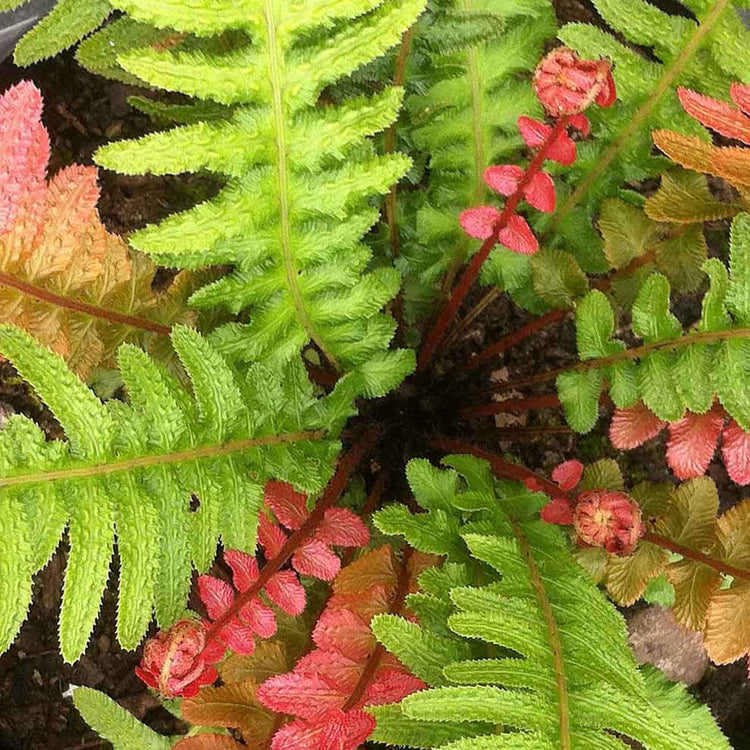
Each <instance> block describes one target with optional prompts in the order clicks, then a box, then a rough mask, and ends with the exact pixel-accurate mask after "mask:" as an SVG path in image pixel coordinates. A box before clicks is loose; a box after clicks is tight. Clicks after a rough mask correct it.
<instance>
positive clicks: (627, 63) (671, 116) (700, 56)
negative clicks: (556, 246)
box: [550, 0, 750, 272]
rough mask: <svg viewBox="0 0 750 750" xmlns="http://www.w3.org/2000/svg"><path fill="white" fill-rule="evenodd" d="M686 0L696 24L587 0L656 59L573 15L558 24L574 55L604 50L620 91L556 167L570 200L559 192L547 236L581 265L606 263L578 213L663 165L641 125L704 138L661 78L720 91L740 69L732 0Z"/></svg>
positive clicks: (742, 53) (594, 267)
mask: <svg viewBox="0 0 750 750" xmlns="http://www.w3.org/2000/svg"><path fill="white" fill-rule="evenodd" d="M687 4H688V5H689V6H691V7H692V9H693V10H694V12H695V13H696V15H697V17H698V19H700V20H701V21H703V22H704V25H703V26H701V27H699V26H698V22H696V21H695V20H691V19H688V18H685V17H684V16H670V15H668V14H666V13H664V12H663V11H661V10H659V9H658V8H656V7H655V6H654V5H652V4H650V3H648V2H646V0H594V5H595V7H596V9H597V11H599V13H600V15H601V16H602V17H603V19H604V20H605V21H606V22H607V23H608V24H609V25H610V26H611V27H612V29H613V30H615V31H617V32H618V33H619V34H621V35H622V37H624V40H626V41H628V42H632V43H635V44H640V45H644V46H646V47H649V48H652V49H653V51H654V54H655V56H656V59H648V58H647V57H646V56H645V55H643V54H641V53H639V52H638V51H636V50H634V49H633V48H632V47H630V46H626V44H625V43H623V42H620V41H618V40H617V39H615V37H614V36H612V35H611V34H609V33H607V32H606V31H604V30H602V29H600V28H596V27H594V26H589V25H585V24H578V23H574V24H568V25H567V26H565V27H563V28H562V29H561V30H560V33H559V37H560V39H562V41H563V42H565V44H567V45H568V46H570V47H572V48H573V49H575V50H576V51H577V52H578V53H579V54H580V55H582V56H583V57H596V56H598V55H606V56H607V57H608V58H610V59H611V60H612V61H613V63H614V76H615V81H616V83H617V92H618V97H619V100H620V101H619V104H618V106H617V107H616V108H614V109H612V110H607V111H606V112H605V111H597V112H594V113H592V116H591V120H592V131H593V133H594V135H595V136H596V137H595V138H594V139H593V140H592V141H590V142H586V143H585V144H581V148H580V149H579V154H580V158H579V160H578V162H577V164H576V165H575V167H574V168H573V169H571V170H569V171H567V170H566V173H565V174H566V178H568V180H569V182H570V184H571V185H573V186H577V188H576V191H575V194H574V195H573V201H570V202H566V201H565V200H561V207H560V210H559V211H558V214H557V215H556V216H555V217H554V218H553V225H550V228H551V227H552V226H553V227H554V229H555V242H556V243H560V245H561V247H562V248H563V249H565V250H567V251H569V252H572V253H573V255H574V256H575V257H576V259H577V260H578V261H579V263H580V264H581V266H582V267H583V268H584V269H585V270H586V271H587V272H603V271H605V270H606V264H605V261H604V257H603V255H602V245H601V241H600V239H599V238H598V237H597V236H596V233H595V232H594V230H593V228H592V226H591V223H590V222H589V221H588V219H587V217H588V216H591V215H595V214H596V213H598V208H599V204H600V202H601V200H602V199H603V198H605V197H613V196H615V195H617V192H618V191H619V190H620V188H621V185H622V184H623V183H624V182H633V181H637V180H642V179H644V178H646V177H650V176H654V175H657V174H659V173H660V172H661V171H662V169H663V167H664V161H663V160H662V159H660V158H659V157H658V156H654V155H653V154H652V152H651V145H652V144H651V138H650V130H652V129H654V128H662V127H668V128H671V129H675V128H676V129H678V130H679V132H681V133H685V134H687V135H692V136H697V137H700V138H702V139H703V140H704V141H705V140H706V135H705V132H701V129H700V128H699V127H697V126H696V123H695V122H693V121H692V120H691V119H690V118H689V117H687V116H686V115H685V113H684V112H683V111H682V109H681V107H680V105H679V101H678V100H677V96H676V95H675V94H674V93H673V92H672V91H670V90H669V87H670V86H671V85H672V84H673V83H677V84H681V85H684V86H689V87H700V86H703V87H704V88H705V87H706V86H707V85H708V86H709V87H710V90H709V93H711V94H713V95H719V96H722V97H724V96H726V94H727V92H728V90H729V86H730V84H731V82H732V81H733V80H738V79H739V80H743V81H744V80H745V79H746V78H747V76H748V72H747V67H746V66H744V64H743V63H741V61H742V60H743V59H744V58H745V57H746V56H747V54H748V52H750V50H748V47H747V45H748V39H747V33H746V29H745V27H744V24H743V22H742V20H741V19H740V17H739V15H738V14H737V12H736V10H735V9H734V7H732V4H731V3H730V2H727V1H726V0H719V1H718V2H706V1H705V0H697V2H694V3H687ZM689 43H692V44H693V45H697V47H696V46H692V47H690V46H688V45H689ZM740 68H741V69H742V70H739V69H740ZM579 201H580V202H579Z"/></svg>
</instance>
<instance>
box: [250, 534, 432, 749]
mask: <svg viewBox="0 0 750 750" xmlns="http://www.w3.org/2000/svg"><path fill="white" fill-rule="evenodd" d="M433 563H434V559H432V558H430V556H427V555H420V554H418V553H413V554H412V555H411V556H410V559H409V561H408V568H407V570H406V571H405V572H406V575H408V577H409V580H408V582H407V584H408V589H407V590H413V589H414V579H415V578H416V576H417V575H418V573H419V572H421V570H423V569H424V568H425V567H427V566H428V565H430V564H433ZM399 583H400V582H399V575H398V574H397V573H396V571H395V569H394V565H393V553H392V551H391V549H390V548H389V547H388V546H387V545H386V546H383V547H380V548H378V549H375V550H373V551H371V552H369V553H367V554H366V555H364V556H363V557H361V558H360V559H359V560H356V561H355V562H353V563H352V564H350V565H348V566H347V567H346V568H344V570H343V571H342V572H341V574H340V575H339V576H338V577H337V578H336V580H335V581H334V583H333V594H332V596H331V598H330V599H329V600H328V602H327V604H326V607H325V609H324V611H323V613H322V615H321V616H320V618H319V619H318V622H317V623H316V625H315V628H314V630H313V634H312V637H313V642H314V643H315V646H316V648H315V649H314V650H313V651H311V652H310V653H309V654H307V655H305V656H303V657H302V658H301V659H300V660H299V661H298V662H297V664H296V666H295V667H294V669H293V670H292V671H291V672H288V673H287V674H283V675H278V676H276V677H271V678H270V679H268V680H266V681H265V682H264V683H263V684H262V685H260V687H259V688H258V691H257V693H256V697H257V699H258V700H259V701H260V702H261V703H262V704H263V705H264V706H266V707H267V708H270V709H271V710H273V711H276V712H279V713H283V714H288V715H291V716H294V717H296V718H295V719H294V720H293V721H291V722H290V723H288V724H286V725H285V726H283V727H281V728H280V729H279V730H278V731H277V732H276V734H275V735H274V738H273V741H272V743H271V750H355V748H357V747H359V746H360V745H361V744H362V743H363V742H364V741H365V740H366V739H367V738H368V737H369V736H370V734H371V733H372V731H373V729H374V728H375V720H374V719H373V717H372V716H371V715H370V714H369V713H367V712H365V711H363V710H362V708H363V707H364V706H375V705H382V704H385V703H395V702H398V701H400V700H401V699H402V698H404V697H406V696H407V695H410V694H411V693H413V692H416V691H417V690H422V689H423V688H424V687H426V685H425V684H424V683H423V682H422V681H421V680H419V679H418V678H416V677H414V675H412V674H411V673H410V672H409V671H408V670H407V669H406V668H405V667H404V666H403V665H402V664H401V663H400V662H398V661H397V660H396V659H395V658H394V657H393V656H391V655H390V654H388V653H386V652H385V651H384V650H383V649H382V648H381V647H379V646H378V644H377V642H376V640H375V637H374V636H373V634H372V632H371V630H370V620H371V619H372V617H373V616H374V615H375V614H378V613H381V612H388V611H391V610H392V606H391V605H392V602H393V599H394V597H395V596H396V591H397V589H398V587H399Z"/></svg>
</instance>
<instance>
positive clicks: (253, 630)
mask: <svg viewBox="0 0 750 750" xmlns="http://www.w3.org/2000/svg"><path fill="white" fill-rule="evenodd" d="M224 559H225V560H226V562H227V564H228V565H229V567H230V568H231V569H232V582H233V583H234V588H235V589H236V590H237V592H239V593H240V594H241V593H243V592H245V591H247V590H248V589H249V588H250V587H251V586H252V585H253V583H255V581H257V580H258V576H259V575H260V570H259V568H258V561H257V560H256V559H255V558H254V557H252V556H250V555H248V554H246V553H244V552H240V551H239V550H227V551H226V552H225V553H224ZM263 591H264V593H265V595H266V596H267V597H268V599H269V600H270V601H271V602H272V603H273V604H275V605H276V606H277V607H278V608H279V609H280V610H282V611H283V612H286V614H288V615H291V616H292V617H296V616H297V615H300V614H302V612H304V610H305V590H304V588H303V587H302V584H301V583H300V582H299V580H298V579H297V576H296V575H295V574H294V571H291V570H281V571H279V572H278V573H275V574H274V575H273V576H271V578H270V579H269V581H268V583H267V584H266V586H265V588H264V589H263ZM198 595H199V596H200V598H201V601H202V602H203V604H204V605H205V607H206V611H207V612H208V616H209V618H210V619H211V620H217V619H218V618H219V617H221V616H222V615H223V614H225V613H226V612H227V611H228V610H229V609H230V607H231V606H232V605H233V604H234V600H235V591H234V589H233V588H232V586H230V585H229V584H228V583H226V581H222V580H221V579H220V578H215V577H214V576H209V575H203V576H199V577H198ZM275 633H276V616H275V615H274V612H273V610H272V609H271V607H269V606H268V605H267V604H266V603H264V602H263V601H262V600H261V598H260V597H256V598H254V599H251V600H250V601H249V602H248V603H247V604H245V605H244V606H243V607H242V608H241V609H240V611H239V614H238V616H237V617H235V618H234V619H233V620H231V621H230V623H229V624H228V625H226V626H225V627H224V628H223V629H222V630H221V631H220V632H219V634H218V636H217V639H218V640H219V641H220V642H221V643H223V644H224V645H225V646H226V647H227V648H229V649H231V650H232V651H234V652H235V653H237V654H251V653H253V651H254V650H255V637H256V636H257V637H258V638H271V637H272V636H273V635H275Z"/></svg>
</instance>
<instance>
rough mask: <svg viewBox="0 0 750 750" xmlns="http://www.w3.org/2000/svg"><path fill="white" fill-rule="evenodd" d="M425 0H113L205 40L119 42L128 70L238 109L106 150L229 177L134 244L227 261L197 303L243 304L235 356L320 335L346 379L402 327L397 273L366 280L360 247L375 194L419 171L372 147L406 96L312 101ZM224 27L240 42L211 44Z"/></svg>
mask: <svg viewBox="0 0 750 750" xmlns="http://www.w3.org/2000/svg"><path fill="white" fill-rule="evenodd" d="M424 5H425V0H385V1H384V0H337V1H336V2H332V3H331V2H325V3H324V2H320V0H304V1H303V2H294V3H289V2H286V0H240V2H237V3H235V2H220V3H213V2H198V3H194V4H193V5H192V6H191V9H190V11H189V12H186V11H185V8H184V6H183V4H182V3H180V2H176V0H156V1H155V2H151V0H149V1H148V2H145V0H120V1H119V2H118V3H117V6H118V7H119V8H121V9H122V10H124V11H126V12H127V13H128V14H129V16H128V18H130V19H131V22H133V21H135V22H138V23H141V24H144V23H145V24H153V25H155V26H157V27H159V28H161V29H165V30H167V29H173V30H175V31H177V32H181V33H187V34H192V35H197V37H205V38H204V39H201V38H197V37H188V38H187V39H186V40H185V41H184V42H183V41H182V40H180V39H179V38H178V39H177V41H176V44H173V45H171V46H170V47H169V48H166V45H165V46H163V47H162V48H156V46H154V47H140V48H134V49H130V50H125V51H124V52H123V53H122V54H121V55H120V56H119V57H118V60H117V62H118V63H119V65H121V66H122V68H124V69H125V70H126V71H127V72H128V73H129V74H130V75H132V76H135V77H137V78H139V79H142V80H143V81H145V82H147V83H148V84H150V85H151V86H154V87H156V88H162V89H167V90H170V91H179V92H182V93H183V94H187V95H189V96H191V97H197V99H198V100H209V101H211V102H215V103H218V104H219V105H228V107H229V108H227V109H224V110H223V112H222V114H221V115H220V116H219V117H217V118H213V117H212V118H207V119H205V120H197V119H195V118H194V119H193V120H192V121H191V122H190V124H186V125H185V126H183V127H177V128H175V129H173V130H168V131H165V132H161V133H155V134H153V135H150V136H146V137H145V138H142V139H140V140H138V141H126V142H122V143H114V144H110V145H108V146H105V147H104V148H102V149H100V150H99V151H98V152H97V161H98V162H99V163H100V164H101V165H103V166H106V167H109V168H111V169H115V170H118V171H121V172H125V173H143V172H150V173H154V174H173V173H178V172H187V171H191V172H194V171H200V170H209V171H211V172H213V173H215V174H216V175H217V176H218V177H220V178H223V179H224V180H225V181H226V187H225V188H224V190H223V191H221V192H220V193H219V195H218V196H217V197H216V198H215V199H214V200H212V201H209V202H207V203H203V204H201V205H198V206H196V207H195V208H193V209H192V210H190V211H187V212H185V213H183V214H180V215H176V216H172V217H170V218H169V219H167V220H166V221H164V222H162V223H161V224H160V225H158V226H150V227H147V228H146V229H144V230H142V231H140V232H137V233H136V234H135V235H134V237H133V240H132V241H133V245H134V246H135V247H137V248H139V249H142V250H143V251H144V252H146V253H148V254H150V255H151V256H152V257H154V258H157V259H158V262H162V263H164V264H166V265H173V266H178V267H191V268H192V267H196V266H205V265H211V264H214V265H216V264H219V265H228V266H232V267H233V268H234V270H233V271H232V272H231V273H230V274H229V275H227V276H225V277H224V278H221V279H219V280H218V281H217V282H215V283H213V284H212V285H209V286H206V287H204V288H203V289H201V290H199V291H198V292H197V293H196V294H195V296H194V297H193V300H192V302H193V304H194V305H196V306H200V307H223V308H225V309H227V310H230V311H232V312H234V313H238V312H241V311H245V320H246V321H247V320H249V322H245V323H244V324H242V325H233V326H231V327H229V328H226V329H224V330H219V331H217V332H216V333H215V334H214V337H213V339H212V340H213V342H214V344H215V345H216V346H217V347H218V348H219V349H220V350H221V351H222V352H223V353H225V354H226V355H228V356H231V357H232V358H233V359H235V360H240V361H245V362H252V361H259V360H263V361H278V362H286V361H289V360H290V359H291V358H293V357H294V356H295V355H298V354H299V352H300V350H301V349H302V348H303V347H304V346H305V345H306V344H307V343H308V342H313V343H314V344H315V345H316V346H317V348H318V349H319V350H320V351H321V352H322V353H323V354H324V355H325V357H326V358H327V359H328V360H329V361H330V362H331V363H332V364H333V365H334V367H336V369H338V370H340V371H343V372H349V371H352V370H354V369H355V368H357V367H359V366H361V365H363V364H364V363H365V362H367V360H368V359H370V358H372V357H373V356H376V355H378V354H381V353H382V352H383V351H384V350H385V349H387V348H388V346H389V344H390V339H391V336H392V333H393V328H392V324H391V323H389V322H388V319H387V317H386V316H384V315H383V314H382V313H381V310H382V308H383V307H384V306H385V305H386V304H387V303H388V301H389V300H390V299H392V298H393V297H394V296H395V295H396V293H397V291H398V289H399V286H400V276H399V275H398V274H396V273H395V272H394V271H388V270H383V269H380V270H375V271H374V272H373V271H371V272H369V273H366V271H367V268H368V265H369V259H370V251H369V250H368V249H367V248H366V247H365V246H364V245H362V244H361V242H360V241H361V238H362V236H363V234H364V233H366V232H367V231H368V229H369V228H370V227H371V226H372V223H373V222H374V221H375V219H376V217H377V214H373V213H372V212H371V209H370V207H369V205H368V201H369V200H370V199H371V198H373V197H377V196H379V195H382V194H384V193H386V192H387V191H388V189H389V187H390V186H391V185H392V184H393V183H394V182H396V181H397V180H399V179H400V178H401V177H402V176H403V175H404V174H405V173H406V172H407V171H408V169H409V167H410V163H411V162H410V160H409V159H408V158H406V157H405V156H403V155H401V154H392V155H385V156H377V155H375V153H374V149H373V148H372V145H371V144H370V143H369V142H368V141H367V139H368V138H369V137H370V136H372V135H374V134H376V133H378V132H380V131H382V130H383V129H384V128H386V127H388V125H389V124H390V123H391V122H392V121H393V120H394V119H395V118H396V116H397V114H398V111H399V108H400V105H401V98H402V91H401V90H400V89H398V88H395V87H385V88H384V89H383V90H382V91H379V92H378V93H376V94H374V95H371V96H368V97H358V98H352V99H348V100H346V101H343V102H341V103H339V104H336V105H333V106H325V107H322V106H316V103H317V100H318V98H319V95H320V93H321V91H322V90H323V88H324V87H325V86H326V85H328V84H331V83H334V82H335V81H336V80H338V79H339V78H341V77H342V76H346V75H349V74H350V73H352V72H353V71H354V70H356V69H357V68H358V67H360V66H361V65H363V64H365V63H368V62H370V61H371V60H373V59H374V58H377V57H379V56H381V55H382V54H383V53H385V52H387V51H388V50H389V49H390V48H391V47H393V46H394V45H396V44H397V43H398V42H399V40H400V39H401V36H402V34H403V33H404V32H405V31H406V30H407V29H408V28H409V27H410V26H412V24H413V23H414V22H415V20H416V19H417V17H418V16H419V15H420V13H421V12H422V11H423V9H424ZM230 30H233V36H232V37H231V42H229V43H228V44H226V45H225V46H224V47H223V48H222V46H221V45H218V44H216V43H215V40H214V39H213V38H212V37H213V35H215V34H218V33H224V34H226V33H227V32H229V31H230ZM102 33H104V32H102ZM96 43H97V42H96V37H94V39H93V40H92V42H91V44H92V45H95V44H96ZM177 115H178V118H179V117H180V113H179V112H177ZM259 195H262V196H263V200H262V201H261V200H258V196H259ZM363 217H365V220H364V221H363Z"/></svg>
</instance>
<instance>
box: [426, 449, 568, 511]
mask: <svg viewBox="0 0 750 750" xmlns="http://www.w3.org/2000/svg"><path fill="white" fill-rule="evenodd" d="M432 444H433V445H434V446H435V447H436V448H439V449H440V450H444V451H448V452H449V453H469V454H471V455H472V456H476V457H477V458H482V459H484V460H485V461H487V462H488V463H489V464H490V466H491V467H492V471H493V473H494V474H495V476H498V477H502V478H504V479H513V480H514V481H516V482H524V481H526V480H527V479H533V480H534V481H535V482H537V483H538V485H539V487H540V488H541V491H542V492H544V493H546V494H547V495H550V496H551V497H562V498H564V499H565V500H569V499H570V498H569V497H568V494H567V493H566V492H564V491H563V490H561V489H560V488H559V487H558V486H557V485H556V484H555V483H554V482H550V481H549V480H548V479H545V478H544V477H543V476H541V475H540V474H537V473H536V472H534V471H532V470H531V469H527V468H526V467H525V466H519V464H514V463H511V462H510V461H506V460H505V459H504V458H500V456H498V455H496V454H495V453H490V452H489V451H486V450H484V448H479V447H478V446H476V445H474V444H473V443H470V442H469V441H468V440H460V439H457V438H449V437H438V438H435V439H434V440H433V441H432Z"/></svg>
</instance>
